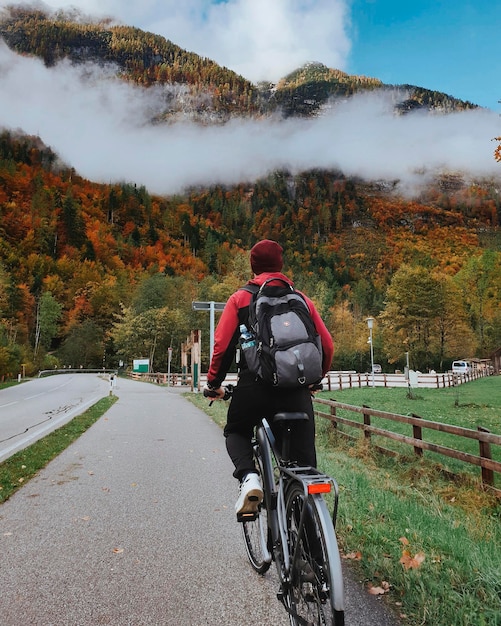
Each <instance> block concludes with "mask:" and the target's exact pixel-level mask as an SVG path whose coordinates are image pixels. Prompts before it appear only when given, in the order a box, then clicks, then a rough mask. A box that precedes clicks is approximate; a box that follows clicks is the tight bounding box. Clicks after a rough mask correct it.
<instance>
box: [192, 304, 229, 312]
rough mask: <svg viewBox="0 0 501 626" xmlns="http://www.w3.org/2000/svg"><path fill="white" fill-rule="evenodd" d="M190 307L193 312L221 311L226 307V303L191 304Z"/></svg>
mask: <svg viewBox="0 0 501 626" xmlns="http://www.w3.org/2000/svg"><path fill="white" fill-rule="evenodd" d="M191 306H192V308H193V310H194V311H210V310H211V309H214V311H222V310H223V309H224V307H225V306H226V302H192V303H191Z"/></svg>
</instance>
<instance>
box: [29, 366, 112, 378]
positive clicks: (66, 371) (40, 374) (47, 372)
mask: <svg viewBox="0 0 501 626" xmlns="http://www.w3.org/2000/svg"><path fill="white" fill-rule="evenodd" d="M54 374H114V375H115V376H116V375H118V371H117V370H116V369H105V368H104V367H102V368H101V369H84V368H74V369H72V368H70V367H66V368H61V369H53V370H40V371H39V372H38V378H43V377H44V376H53V375H54Z"/></svg>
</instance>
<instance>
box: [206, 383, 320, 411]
mask: <svg viewBox="0 0 501 626" xmlns="http://www.w3.org/2000/svg"><path fill="white" fill-rule="evenodd" d="M323 388H324V386H323V385H322V383H315V384H314V385H310V387H309V389H310V391H311V392H314V391H322V389H323ZM223 389H224V396H222V398H221V400H229V399H230V398H231V396H232V395H233V385H231V384H228V385H226V386H225V387H223ZM203 393H204V397H205V398H217V393H216V392H215V391H213V390H212V389H207V387H205V388H204V392H203ZM213 402H214V400H212V401H211V402H209V406H212V403H213Z"/></svg>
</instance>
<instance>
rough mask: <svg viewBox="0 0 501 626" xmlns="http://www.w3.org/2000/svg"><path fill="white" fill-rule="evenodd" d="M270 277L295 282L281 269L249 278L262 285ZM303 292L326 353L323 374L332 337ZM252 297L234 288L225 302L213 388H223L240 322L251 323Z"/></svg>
mask: <svg viewBox="0 0 501 626" xmlns="http://www.w3.org/2000/svg"><path fill="white" fill-rule="evenodd" d="M270 278H281V279H282V280H285V281H287V282H288V283H289V284H290V285H293V283H292V281H291V280H290V279H289V278H287V277H286V276H285V275H284V274H282V273H280V272H264V273H263V274H259V275H258V276H255V277H254V278H253V279H252V280H250V281H249V283H250V284H252V285H259V286H261V285H262V284H263V283H264V282H265V281H266V280H269V279H270ZM298 293H301V292H298ZM301 295H302V296H303V298H304V299H305V301H306V304H307V305H308V308H309V310H310V314H311V317H312V319H313V323H314V324H315V328H316V330H317V333H318V334H319V335H320V339H321V342H322V352H323V356H322V361H323V367H322V369H323V372H322V373H323V375H324V376H325V374H326V373H327V372H328V371H329V369H330V366H331V362H332V357H333V355H334V346H333V343H332V337H331V335H330V333H329V331H328V330H327V328H326V326H325V324H324V322H323V320H322V318H321V317H320V314H319V313H318V311H317V310H316V308H315V305H314V304H313V302H312V301H311V300H310V299H309V298H308V297H307V296H305V295H304V294H303V293H301ZM251 299H252V294H251V293H250V292H249V291H246V290H244V289H239V290H238V291H235V293H233V294H232V295H231V296H230V297H229V298H228V302H227V303H226V306H225V307H224V310H223V312H222V314H221V318H220V320H219V323H218V325H217V328H216V332H215V335H214V352H213V354H212V360H211V364H210V368H209V373H208V375H207V382H208V383H209V385H211V387H214V388H218V387H220V386H221V385H222V384H223V381H224V379H225V377H226V374H227V373H228V370H229V369H230V367H231V364H232V362H233V359H234V357H235V350H236V346H237V343H238V341H239V337H240V330H239V329H240V324H245V325H246V326H248V323H249V304H250V301H251Z"/></svg>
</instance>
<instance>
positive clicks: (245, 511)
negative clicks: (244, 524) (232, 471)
mask: <svg viewBox="0 0 501 626" xmlns="http://www.w3.org/2000/svg"><path fill="white" fill-rule="evenodd" d="M262 501H263V488H262V487H261V480H260V478H259V476H258V474H256V473H251V474H247V476H246V477H245V478H244V479H243V481H242V482H241V483H240V495H239V497H238V500H237V503H236V504H235V513H236V514H237V519H238V518H241V517H242V516H243V515H252V514H255V513H257V511H258V509H259V505H260V504H261V502H262Z"/></svg>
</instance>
